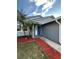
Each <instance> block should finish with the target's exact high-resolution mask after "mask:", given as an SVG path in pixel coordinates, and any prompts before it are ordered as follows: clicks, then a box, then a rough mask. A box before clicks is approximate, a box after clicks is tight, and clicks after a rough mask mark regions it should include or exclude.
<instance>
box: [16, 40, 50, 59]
mask: <svg viewBox="0 0 79 59" xmlns="http://www.w3.org/2000/svg"><path fill="white" fill-rule="evenodd" d="M17 59H49V58H48V56H47V55H46V54H45V53H44V52H43V51H42V49H41V47H39V46H38V45H37V44H36V43H35V42H30V43H17Z"/></svg>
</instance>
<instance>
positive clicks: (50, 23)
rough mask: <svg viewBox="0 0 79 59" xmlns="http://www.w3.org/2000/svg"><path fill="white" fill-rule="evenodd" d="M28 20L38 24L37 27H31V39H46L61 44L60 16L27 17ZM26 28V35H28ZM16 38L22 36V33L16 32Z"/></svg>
mask: <svg viewBox="0 0 79 59" xmlns="http://www.w3.org/2000/svg"><path fill="white" fill-rule="evenodd" d="M28 19H29V20H32V21H35V22H38V23H39V25H36V26H33V27H32V36H33V37H40V36H43V37H46V38H48V39H50V40H53V41H54V42H56V43H61V42H60V41H61V40H60V39H61V38H60V37H61V36H60V35H61V34H60V26H61V16H59V17H57V18H54V17H53V16H48V17H41V16H40V15H38V16H34V17H29V18H28ZM28 30H29V29H28V28H27V31H26V35H29V33H28ZM17 35H18V36H23V32H22V31H18V33H17Z"/></svg>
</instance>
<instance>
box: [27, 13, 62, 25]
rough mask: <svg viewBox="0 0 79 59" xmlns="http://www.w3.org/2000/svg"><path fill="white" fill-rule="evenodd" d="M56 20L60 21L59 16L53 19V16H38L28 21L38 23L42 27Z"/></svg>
mask: <svg viewBox="0 0 79 59" xmlns="http://www.w3.org/2000/svg"><path fill="white" fill-rule="evenodd" d="M58 19H61V16H59V17H57V18H55V17H54V16H48V17H42V16H40V15H39V16H34V17H29V19H28V20H32V21H35V22H38V23H39V24H40V25H43V24H46V23H50V22H53V21H55V20H58Z"/></svg>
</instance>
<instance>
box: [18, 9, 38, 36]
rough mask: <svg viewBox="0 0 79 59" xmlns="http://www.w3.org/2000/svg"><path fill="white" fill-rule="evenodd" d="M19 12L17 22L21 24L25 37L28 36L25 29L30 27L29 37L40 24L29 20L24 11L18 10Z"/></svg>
mask: <svg viewBox="0 0 79 59" xmlns="http://www.w3.org/2000/svg"><path fill="white" fill-rule="evenodd" d="M17 12H18V13H17V21H18V22H19V23H20V25H22V29H23V32H24V36H26V34H25V29H26V28H27V27H29V36H31V34H32V33H31V29H32V26H34V25H38V23H37V22H35V21H32V20H27V15H25V14H24V12H23V10H21V11H19V10H18V11H17Z"/></svg>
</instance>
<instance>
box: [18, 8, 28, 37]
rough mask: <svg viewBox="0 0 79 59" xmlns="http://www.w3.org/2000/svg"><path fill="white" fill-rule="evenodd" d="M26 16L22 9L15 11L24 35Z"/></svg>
mask: <svg viewBox="0 0 79 59" xmlns="http://www.w3.org/2000/svg"><path fill="white" fill-rule="evenodd" d="M26 16H27V15H26V14H24V12H23V10H21V11H19V10H18V11H17V21H18V22H19V23H20V25H22V29H23V32H24V36H26V34H25V28H26V24H25V20H26V19H27V18H26Z"/></svg>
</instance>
